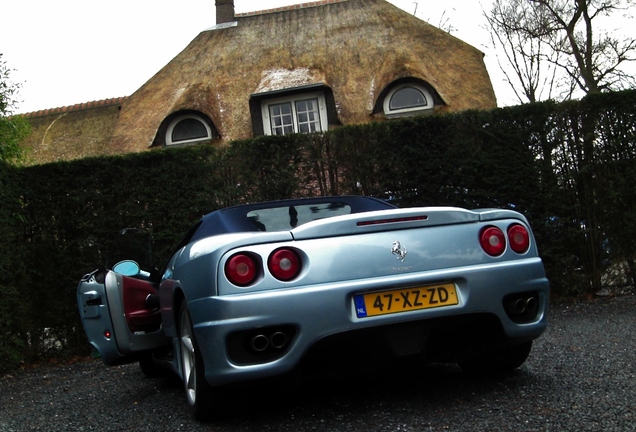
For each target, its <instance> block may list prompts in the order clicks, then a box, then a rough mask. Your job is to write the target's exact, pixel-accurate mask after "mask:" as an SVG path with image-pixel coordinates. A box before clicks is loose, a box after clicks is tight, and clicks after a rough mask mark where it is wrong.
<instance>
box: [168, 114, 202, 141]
mask: <svg viewBox="0 0 636 432" xmlns="http://www.w3.org/2000/svg"><path fill="white" fill-rule="evenodd" d="M211 139H212V130H211V129H210V126H209V125H208V124H207V122H206V121H205V120H204V119H202V118H201V117H199V116H196V115H193V114H188V115H182V116H179V117H176V118H175V119H174V120H172V122H171V123H170V125H169V126H168V130H167V132H166V145H179V144H193V143H197V142H201V141H208V140H211Z"/></svg>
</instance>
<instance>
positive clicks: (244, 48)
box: [111, 0, 496, 153]
mask: <svg viewBox="0 0 636 432" xmlns="http://www.w3.org/2000/svg"><path fill="white" fill-rule="evenodd" d="M319 5H320V6H319ZM305 6H311V7H302V6H295V7H288V8H281V10H278V11H266V12H265V13H263V12H261V13H253V14H243V15H238V16H237V17H236V23H235V24H225V25H221V26H218V27H217V28H213V29H210V30H206V31H204V32H202V33H200V34H199V35H198V36H197V37H196V38H195V39H194V40H193V41H192V42H191V43H190V45H188V46H187V47H186V48H185V49H184V50H183V51H182V52H181V53H180V54H178V55H177V56H176V57H175V58H174V59H173V60H172V61H171V62H170V63H168V64H167V65H166V66H165V67H164V68H163V69H162V70H160V71H159V72H158V73H157V74H156V75H155V76H154V77H152V78H151V79H150V80H149V81H148V82H147V83H146V84H144V85H143V86H142V87H141V88H140V89H139V90H138V91H137V92H135V93H134V94H133V95H132V96H130V97H129V98H128V99H127V100H126V101H125V102H124V104H123V106H122V112H121V116H120V119H119V122H118V124H117V129H116V132H115V136H114V139H113V143H112V147H111V150H112V151H113V152H116V153H126V152H134V151H142V150H145V149H147V148H148V147H149V146H150V145H151V143H152V142H153V139H154V137H155V135H156V133H157V130H158V128H159V126H160V125H161V123H162V121H163V120H164V119H165V118H166V117H168V116H169V115H170V114H172V113H174V112H177V111H180V110H196V111H200V112H202V113H204V114H206V115H207V116H208V117H209V118H210V119H211V120H212V121H213V123H214V125H215V126H216V128H217V130H218V132H219V134H220V135H221V137H222V139H224V140H232V139H240V138H249V137H251V135H252V119H251V116H250V107H249V99H250V95H253V94H255V93H259V92H264V91H271V90H276V89H281V88H289V87H296V86H302V85H310V84H324V85H325V86H327V87H329V88H330V89H331V90H332V92H333V96H334V100H335V103H336V106H337V110H338V113H337V114H338V117H339V120H340V122H341V123H342V124H352V123H364V122H368V121H370V120H372V119H373V116H372V111H373V107H374V106H375V104H376V103H377V99H378V96H379V95H380V93H381V92H382V90H384V89H385V88H386V87H387V85H389V84H390V83H391V82H393V81H395V80H396V79H399V78H402V77H407V76H408V77H414V78H418V79H421V80H423V81H425V82H427V83H428V84H430V85H431V86H432V87H433V88H434V89H435V90H436V91H437V92H438V94H439V95H440V97H441V99H442V100H443V102H444V103H445V104H446V109H448V110H454V111H455V110H465V109H490V108H494V107H495V106H496V99H495V95H494V91H493V89H492V84H491V82H490V79H489V76H488V73H487V71H486V68H485V65H484V62H483V53H481V52H480V51H479V50H477V49H476V48H474V47H472V46H470V45H468V44H466V43H465V42H463V41H461V40H459V39H457V38H455V37H453V36H451V35H449V34H448V33H446V32H444V31H442V30H440V29H438V28H436V27H434V26H432V25H430V24H428V23H426V22H424V21H421V20H419V19H418V18H416V17H414V16H413V15H411V14H409V13H407V12H404V11H403V10H401V9H399V8H397V7H395V6H393V5H391V4H390V3H388V2H386V1H384V0H344V1H338V0H331V1H322V2H313V4H311V5H305Z"/></svg>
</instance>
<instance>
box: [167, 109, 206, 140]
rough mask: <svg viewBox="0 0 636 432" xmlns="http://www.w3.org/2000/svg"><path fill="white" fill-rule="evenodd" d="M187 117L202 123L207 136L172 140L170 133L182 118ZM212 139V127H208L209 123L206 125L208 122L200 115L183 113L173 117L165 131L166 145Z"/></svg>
mask: <svg viewBox="0 0 636 432" xmlns="http://www.w3.org/2000/svg"><path fill="white" fill-rule="evenodd" d="M187 119H193V120H198V121H199V122H200V123H202V124H203V126H205V130H206V131H207V136H206V137H199V138H194V139H189V140H182V141H173V140H172V133H173V132H174V128H175V127H177V125H178V124H179V123H180V122H182V121H183V120H187ZM211 139H212V129H211V128H210V125H208V123H207V122H206V121H205V120H204V119H203V118H201V117H199V116H197V115H194V114H184V115H181V116H178V117H176V118H174V119H173V120H172V121H171V122H170V125H169V126H168V130H167V131H166V145H169V146H177V145H182V144H194V143H198V142H202V141H209V140H211Z"/></svg>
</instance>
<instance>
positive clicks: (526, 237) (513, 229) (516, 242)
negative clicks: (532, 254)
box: [508, 224, 530, 254]
mask: <svg viewBox="0 0 636 432" xmlns="http://www.w3.org/2000/svg"><path fill="white" fill-rule="evenodd" d="M508 239H509V240H510V248H511V249H512V250H513V251H515V252H517V253H518V254H522V253H526V252H527V251H528V249H529V248H530V234H528V230H527V229H526V228H525V227H524V226H523V225H519V224H513V225H510V226H509V227H508Z"/></svg>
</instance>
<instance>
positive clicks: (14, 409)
mask: <svg viewBox="0 0 636 432" xmlns="http://www.w3.org/2000/svg"><path fill="white" fill-rule="evenodd" d="M635 375H636V296H634V295H628V296H621V297H617V298H610V299H600V300H595V301H591V302H582V303H569V304H565V305H556V306H553V307H552V309H551V311H550V324H549V326H548V331H547V332H546V334H544V335H543V336H542V337H541V338H540V339H539V340H538V341H536V342H535V347H534V350H533V352H532V354H531V356H530V359H529V360H528V361H527V363H526V364H525V365H524V366H523V367H522V368H521V369H520V370H519V371H516V372H514V373H513V374H510V375H507V376H505V377H499V378H477V377H468V376H466V375H464V374H462V373H461V372H460V371H459V370H458V369H457V368H456V367H453V366H444V365H432V366H418V367H411V368H405V369H396V370H391V371H386V373H382V374H379V373H378V374H372V375H367V376H365V379H364V380H360V379H359V378H358V379H356V380H354V379H347V378H346V377H339V378H337V379H336V378H334V379H330V380H324V379H323V380H319V381H311V382H306V383H304V384H303V385H302V386H300V388H298V389H295V390H293V391H286V392H284V391H281V390H279V389H271V390H266V391H265V390H262V391H259V392H258V396H257V397H256V398H255V399H256V400H255V401H254V402H253V403H252V405H253V406H252V408H251V409H250V411H249V414H247V415H245V416H242V417H238V418H232V419H229V420H224V421H217V422H212V423H208V424H200V423H196V422H194V421H193V420H192V419H191V417H190V414H189V411H188V409H187V407H186V402H185V396H184V395H183V393H182V390H181V385H180V383H179V382H177V381H176V380H174V379H169V378H163V379H148V378H144V376H143V375H142V374H141V372H140V371H139V368H138V367H137V365H127V366H121V367H114V368H106V367H104V366H103V365H102V364H101V363H100V362H99V361H95V360H93V361H86V362H79V363H75V364H71V365H61V366H44V367H40V368H37V369H33V370H28V371H19V372H15V373H12V374H9V375H6V376H4V377H2V378H0V431H3V432H4V431H33V430H42V431H89V430H99V431H111V430H112V431H114V430H121V431H123V430H127V431H164V430H165V431H179V430H193V431H234V432H236V431H259V432H260V431H294V432H302V431H469V430H470V431H509V430H510V431H512V430H514V431H605V432H608V431H628V430H636V376H635ZM236 403H237V404H241V403H244V400H241V399H237V400H236Z"/></svg>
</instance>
